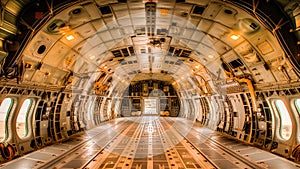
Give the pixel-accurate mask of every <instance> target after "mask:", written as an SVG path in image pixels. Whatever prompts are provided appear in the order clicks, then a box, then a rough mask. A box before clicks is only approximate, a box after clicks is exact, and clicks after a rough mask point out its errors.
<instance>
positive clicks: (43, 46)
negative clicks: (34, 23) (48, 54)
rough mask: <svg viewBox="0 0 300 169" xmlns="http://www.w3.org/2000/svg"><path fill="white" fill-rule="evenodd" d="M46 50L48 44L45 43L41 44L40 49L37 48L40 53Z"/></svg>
mask: <svg viewBox="0 0 300 169" xmlns="http://www.w3.org/2000/svg"><path fill="white" fill-rule="evenodd" d="M45 51H46V46H45V45H41V46H40V47H39V48H38V50H37V53H38V54H40V55H41V54H43V53H44V52H45Z"/></svg>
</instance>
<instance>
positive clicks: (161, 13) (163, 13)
mask: <svg viewBox="0 0 300 169" xmlns="http://www.w3.org/2000/svg"><path fill="white" fill-rule="evenodd" d="M168 14H169V10H168V9H161V10H160V15H161V16H167V15H168Z"/></svg>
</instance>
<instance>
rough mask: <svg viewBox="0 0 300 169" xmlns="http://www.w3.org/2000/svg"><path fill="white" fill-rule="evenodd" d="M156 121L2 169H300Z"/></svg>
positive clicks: (98, 131)
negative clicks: (256, 167) (257, 168)
mask: <svg viewBox="0 0 300 169" xmlns="http://www.w3.org/2000/svg"><path fill="white" fill-rule="evenodd" d="M151 118H152V117H151V116H147V117H146V118H143V117H139V118H135V120H131V121H130V120H129V121H126V119H125V118H124V121H122V120H121V119H119V120H118V122H111V123H105V124H103V125H102V126H99V127H97V128H94V129H92V130H90V131H89V132H86V133H83V134H82V135H78V136H74V137H72V138H71V139H70V140H68V141H65V142H63V143H57V144H54V145H51V146H48V147H45V148H42V149H40V150H38V151H35V152H32V153H29V154H27V155H25V156H23V157H20V158H17V159H15V160H12V161H11V162H8V163H5V164H2V168H7V169H11V168H16V169H18V168H22V169H31V168H57V169H58V168H62V169H71V168H72V169H74V168H90V169H91V168H107V169H110V168H115V169H118V168H120V169H121V168H122V169H123V168H128V169H130V168H132V169H137V168H138V169H142V168H149V169H159V168H164V169H169V168H170V169H172V168H176V169H180V168H182V169H185V168H221V169H223V168H224V169H227V168H230V169H237V168H255V167H249V166H251V165H250V163H249V164H247V161H248V162H251V163H254V164H256V165H257V166H258V167H259V168H271V169H273V168H274V169H293V168H299V165H298V164H296V163H293V162H291V161H288V160H287V159H284V158H282V157H279V156H277V155H274V154H272V153H269V152H266V151H263V150H260V149H258V148H256V147H251V146H249V145H244V144H242V143H241V142H238V141H235V140H231V139H229V138H227V137H222V135H220V134H219V133H218V132H214V131H212V130H210V129H207V128H203V127H201V126H199V125H194V127H193V128H189V129H185V126H188V125H187V123H189V122H190V121H188V120H186V119H182V118H157V117H156V118H154V119H151ZM171 124H172V126H171ZM149 126H150V127H151V131H149ZM107 128H110V129H111V130H107ZM166 131H167V132H166ZM186 131H188V133H184V134H182V133H181V132H186ZM89 134H91V135H89ZM220 147H223V148H225V149H228V150H230V151H226V150H225V149H222V148H220ZM68 152H69V153H70V152H71V153H70V154H66V153H68ZM230 152H231V153H234V154H235V156H232V155H231V154H230ZM237 157H241V159H245V160H241V159H239V158H237ZM55 159H58V160H57V161H55ZM53 161H54V162H53ZM248 165H249V166H248Z"/></svg>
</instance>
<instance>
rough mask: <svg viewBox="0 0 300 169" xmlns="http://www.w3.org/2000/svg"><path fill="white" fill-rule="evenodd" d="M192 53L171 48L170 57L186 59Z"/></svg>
mask: <svg viewBox="0 0 300 169" xmlns="http://www.w3.org/2000/svg"><path fill="white" fill-rule="evenodd" d="M191 53H192V51H190V50H186V49H180V48H175V47H172V46H171V47H170V48H169V52H168V56H175V57H184V58H188V57H189V56H190V55H191Z"/></svg>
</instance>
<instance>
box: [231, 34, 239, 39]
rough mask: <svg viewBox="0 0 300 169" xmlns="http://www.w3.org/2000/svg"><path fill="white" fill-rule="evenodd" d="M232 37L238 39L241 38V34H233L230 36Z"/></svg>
mask: <svg viewBox="0 0 300 169" xmlns="http://www.w3.org/2000/svg"><path fill="white" fill-rule="evenodd" d="M230 38H231V39H233V40H238V39H239V38H240V35H235V34H233V35H231V36H230Z"/></svg>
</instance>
